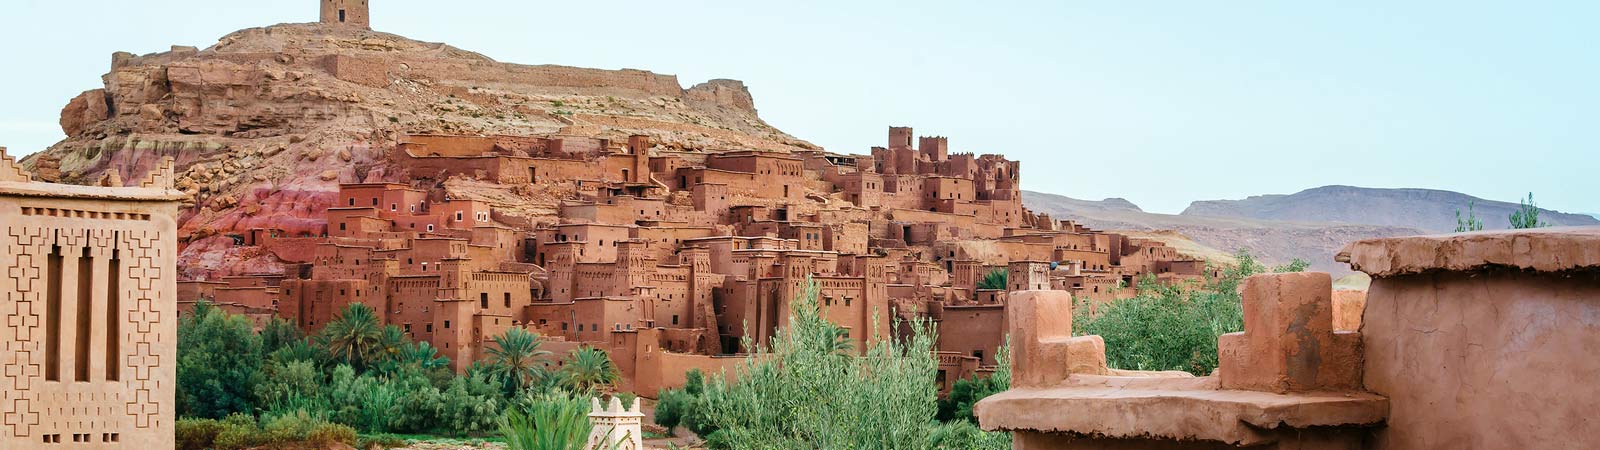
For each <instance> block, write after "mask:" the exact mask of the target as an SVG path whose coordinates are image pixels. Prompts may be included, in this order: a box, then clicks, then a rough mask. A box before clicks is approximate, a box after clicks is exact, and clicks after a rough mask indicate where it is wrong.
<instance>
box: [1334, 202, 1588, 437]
mask: <svg viewBox="0 0 1600 450" xmlns="http://www.w3.org/2000/svg"><path fill="white" fill-rule="evenodd" d="M1346 252H1347V254H1346V255H1347V256H1343V257H1344V258H1346V259H1347V260H1349V261H1350V262H1351V266H1352V267H1353V268H1356V269H1357V270H1361V271H1364V272H1368V273H1369V274H1371V275H1373V281H1372V286H1371V288H1370V290H1369V291H1368V293H1367V302H1366V309H1365V312H1364V314H1363V321H1362V324H1361V333H1362V335H1363V336H1364V337H1365V341H1366V349H1367V351H1366V371H1365V380H1366V387H1367V389H1368V390H1370V391H1372V392H1374V393H1377V394H1380V395H1383V396H1386V397H1389V402H1390V408H1391V409H1390V414H1389V423H1388V426H1387V427H1384V428H1382V429H1380V430H1378V431H1377V432H1376V434H1375V435H1374V440H1373V442H1372V446H1371V447H1370V448H1377V449H1432V448H1483V449H1488V448H1504V449H1511V448H1516V449H1569V448H1570V449H1578V448H1600V421H1597V420H1594V419H1593V417H1594V412H1593V411H1594V405H1596V404H1600V388H1596V387H1595V380H1597V379H1600V359H1597V358H1595V357H1594V349H1596V348H1600V228H1592V227H1591V228H1571V229H1547V230H1541V231H1524V232H1521V233H1512V232H1487V233H1471V234H1459V235H1447V236H1420V237H1407V238H1393V239H1381V240H1372V241H1363V242H1358V243H1356V244H1353V245H1352V246H1351V247H1350V248H1349V249H1347V250H1346Z"/></svg>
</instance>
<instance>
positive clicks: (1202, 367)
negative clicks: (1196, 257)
mask: <svg viewBox="0 0 1600 450" xmlns="http://www.w3.org/2000/svg"><path fill="white" fill-rule="evenodd" d="M1235 259H1236V260H1237V263H1236V264H1234V265H1233V266H1230V267H1227V268H1224V269H1223V270H1222V274H1221V276H1216V277H1213V276H1210V275H1207V276H1206V277H1205V279H1204V280H1203V281H1201V282H1200V283H1198V284H1196V285H1162V284H1159V283H1156V282H1154V280H1151V279H1145V280H1140V285H1139V295H1138V296H1135V297H1133V298H1127V299H1120V300H1116V301H1113V302H1111V303H1109V304H1106V305H1102V306H1100V307H1099V308H1098V310H1097V311H1091V309H1090V308H1088V307H1087V306H1088V305H1080V307H1078V308H1074V311H1073V316H1074V317H1073V324H1074V326H1073V331H1074V332H1075V333H1077V334H1080V335H1090V334H1094V335H1100V337H1101V338H1103V339H1105V342H1106V362H1107V363H1108V364H1109V365H1110V366H1111V367H1114V368H1118V369H1131V370H1183V371H1188V372H1190V373H1194V374H1197V375H1207V374H1210V373H1211V371H1213V370H1215V369H1216V368H1217V336H1221V335H1223V334H1225V333H1232V332H1236V331H1241V330H1243V329H1244V313H1243V311H1242V309H1241V307H1240V303H1239V285H1240V284H1241V283H1243V282H1244V279H1245V278H1247V277H1249V276H1251V275H1255V274H1258V273H1263V272H1265V271H1266V267H1265V266H1263V265H1262V264H1261V263H1259V262H1256V260H1255V258H1254V257H1252V256H1251V255H1250V254H1249V253H1247V252H1245V251H1243V250H1240V251H1239V252H1238V253H1236V254H1235ZM1306 266H1307V263H1305V262H1304V261H1299V260H1296V261H1295V262H1292V263H1290V264H1288V265H1284V266H1279V267H1277V268H1275V270H1276V271H1279V272H1298V271H1301V270H1304V269H1305V268H1306ZM1207 272H1208V273H1209V272H1211V271H1209V270H1208V271H1207Z"/></svg>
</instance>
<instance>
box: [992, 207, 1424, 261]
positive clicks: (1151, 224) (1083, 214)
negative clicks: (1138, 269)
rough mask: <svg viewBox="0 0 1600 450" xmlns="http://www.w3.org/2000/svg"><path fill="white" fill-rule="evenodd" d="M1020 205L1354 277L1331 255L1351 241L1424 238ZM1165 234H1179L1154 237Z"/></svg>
mask: <svg viewBox="0 0 1600 450" xmlns="http://www.w3.org/2000/svg"><path fill="white" fill-rule="evenodd" d="M1022 203H1023V205H1025V206H1027V207H1028V209H1031V210H1033V211H1035V212H1042V213H1047V214H1050V215H1051V217H1053V218H1056V219H1068V220H1075V221H1077V222H1078V223H1082V224H1084V225H1087V226H1089V227H1092V228H1096V229H1102V230H1121V231H1130V232H1133V233H1131V234H1132V235H1135V236H1138V237H1146V238H1152V239H1156V240H1160V241H1163V242H1167V243H1168V245H1172V246H1174V247H1178V248H1179V249H1180V251H1182V252H1183V253H1184V254H1189V255H1195V256H1200V257H1205V258H1208V259H1216V258H1214V257H1213V256H1214V255H1219V254H1223V253H1227V252H1232V251H1234V250H1237V249H1241V248H1243V249H1247V250H1250V252H1251V254H1253V255H1255V256H1256V257H1257V258H1259V259H1261V260H1263V261H1265V262H1267V263H1269V264H1283V263H1286V262H1288V261H1290V260H1293V259H1295V258H1300V259H1304V260H1306V261H1308V262H1310V263H1311V268H1312V269H1313V270H1319V271H1325V272H1330V273H1334V274H1337V275H1344V274H1348V273H1350V268H1349V267H1348V266H1345V265H1344V264H1340V263H1338V262H1335V261H1334V260H1333V255H1334V254H1335V253H1338V251H1339V250H1340V249H1342V248H1344V245H1345V244H1347V243H1350V242H1352V241H1356V240H1360V239H1366V238H1372V237H1385V236H1402V235H1409V234H1423V231H1422V230H1420V229H1417V228H1409V227H1397V226H1383V225H1365V224H1334V223H1318V222H1290V221H1276V220H1261V219H1254V218H1230V217H1205V216H1191V215H1173V214H1154V213H1148V212H1144V211H1143V210H1140V209H1139V207H1138V206H1137V205H1134V204H1133V203H1131V202H1128V201H1127V200H1122V199H1107V200H1100V201H1093V200H1079V199H1075V198H1070V197H1064V196H1060V195H1055V194H1045V193H1040V192H1031V191H1023V192H1022ZM1452 226H1453V225H1452ZM1163 230H1170V231H1171V232H1175V233H1176V235H1174V233H1153V232H1155V231H1163ZM1190 241H1192V242H1190ZM1196 244H1198V245H1196Z"/></svg>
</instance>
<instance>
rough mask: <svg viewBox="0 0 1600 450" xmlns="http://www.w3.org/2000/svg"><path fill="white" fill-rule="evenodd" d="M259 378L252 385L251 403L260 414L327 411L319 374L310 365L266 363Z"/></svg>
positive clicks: (311, 364) (296, 361) (307, 362)
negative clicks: (253, 402)
mask: <svg viewBox="0 0 1600 450" xmlns="http://www.w3.org/2000/svg"><path fill="white" fill-rule="evenodd" d="M260 374H261V378H260V380H259V381H257V382H256V383H255V400H256V405H257V407H259V408H261V409H262V410H263V411H265V412H268V413H273V412H278V411H293V410H305V411H315V412H324V411H326V410H327V404H326V403H325V402H324V401H323V396H322V389H323V384H324V383H323V380H322V371H321V370H317V367H316V365H315V364H313V363H312V362H311V361H301V360H293V361H289V362H287V363H280V362H276V361H269V362H267V364H266V365H265V366H263V367H262V369H261V372H260Z"/></svg>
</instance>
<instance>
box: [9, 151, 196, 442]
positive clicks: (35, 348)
mask: <svg viewBox="0 0 1600 450" xmlns="http://www.w3.org/2000/svg"><path fill="white" fill-rule="evenodd" d="M113 173H114V172H113ZM29 178H30V176H29V175H28V173H27V172H25V171H23V170H22V169H21V168H19V167H17V166H16V165H15V163H14V162H13V161H12V160H11V158H10V157H7V156H5V154H4V149H3V148H0V227H4V228H5V234H4V235H0V238H3V239H4V241H5V242H4V243H3V244H0V266H4V267H5V268H6V271H5V275H3V276H4V277H5V279H4V280H0V281H3V282H0V316H4V317H7V318H9V320H6V321H5V322H0V392H4V393H5V394H4V400H5V401H4V402H0V416H3V417H4V419H5V420H4V421H3V422H0V448H5V449H16V450H23V449H36V448H37V449H47V448H68V447H63V446H64V445H72V446H73V447H71V448H79V447H87V448H108V447H126V448H150V449H155V448H173V445H174V443H173V420H174V417H173V413H174V408H175V406H176V404H175V403H176V402H175V395H176V391H175V386H174V383H175V381H176V376H177V372H176V367H175V366H174V365H173V363H174V362H175V361H176V360H177V341H178V339H177V322H178V304H177V277H178V274H177V249H178V247H177V238H178V236H177V220H176V217H177V213H178V200H180V199H182V198H183V197H184V196H183V193H182V192H179V191H176V190H173V189H172V180H173V177H172V159H171V158H167V159H165V160H164V161H163V162H162V164H161V166H160V167H158V168H157V169H156V171H155V173H153V174H152V175H151V176H150V177H148V178H147V179H145V181H143V182H140V183H137V184H135V185H132V186H128V187H123V186H121V184H122V183H121V181H120V180H119V179H118V178H119V177H116V176H108V177H106V178H105V179H103V180H102V181H101V183H99V184H100V186H73V185H62V184H50V183H40V182H33V181H31V180H30V179H29Z"/></svg>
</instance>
